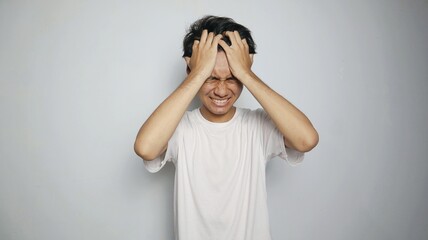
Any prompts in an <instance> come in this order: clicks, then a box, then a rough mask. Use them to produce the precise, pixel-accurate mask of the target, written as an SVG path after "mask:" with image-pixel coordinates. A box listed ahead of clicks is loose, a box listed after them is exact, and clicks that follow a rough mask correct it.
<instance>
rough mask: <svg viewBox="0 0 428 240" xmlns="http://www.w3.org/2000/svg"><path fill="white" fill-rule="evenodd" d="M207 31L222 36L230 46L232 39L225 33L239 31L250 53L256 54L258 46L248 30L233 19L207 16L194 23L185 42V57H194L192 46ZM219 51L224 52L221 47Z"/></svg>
mask: <svg viewBox="0 0 428 240" xmlns="http://www.w3.org/2000/svg"><path fill="white" fill-rule="evenodd" d="M204 29H207V30H208V32H213V33H214V34H215V35H217V34H222V35H223V40H224V41H225V42H226V43H227V44H228V45H229V46H230V45H231V43H230V39H229V37H227V36H226V35H225V34H224V33H226V31H232V32H233V31H238V32H239V35H240V36H241V38H242V39H244V38H245V39H246V40H247V43H248V46H249V53H250V54H254V53H256V44H255V43H254V40H253V38H252V37H251V32H250V30H249V29H248V28H246V27H244V26H242V25H241V24H238V23H236V22H235V21H234V20H233V19H231V18H227V17H216V16H205V17H203V18H201V19H199V20H197V21H196V22H194V23H193V24H192V25H191V26H190V27H189V29H188V30H187V34H186V36H185V37H184V40H183V57H191V56H192V46H193V42H194V41H195V40H199V39H200V38H201V35H202V31H203V30H204ZM219 50H223V49H222V48H221V46H220V45H219Z"/></svg>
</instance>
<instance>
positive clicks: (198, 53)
mask: <svg viewBox="0 0 428 240" xmlns="http://www.w3.org/2000/svg"><path fill="white" fill-rule="evenodd" d="M222 37H223V36H222V35H221V34H218V35H217V36H214V33H212V32H210V33H208V31H207V30H206V29H204V30H203V31H202V35H201V38H200V40H195V41H194V42H193V46H192V56H191V57H190V58H189V57H185V60H186V62H187V66H188V67H189V69H190V73H191V74H192V75H197V76H199V77H200V78H201V79H203V80H206V79H207V78H208V77H210V76H211V73H212V71H213V69H214V66H215V62H216V58H217V51H218V50H217V49H218V44H219V42H220V40H221V39H222Z"/></svg>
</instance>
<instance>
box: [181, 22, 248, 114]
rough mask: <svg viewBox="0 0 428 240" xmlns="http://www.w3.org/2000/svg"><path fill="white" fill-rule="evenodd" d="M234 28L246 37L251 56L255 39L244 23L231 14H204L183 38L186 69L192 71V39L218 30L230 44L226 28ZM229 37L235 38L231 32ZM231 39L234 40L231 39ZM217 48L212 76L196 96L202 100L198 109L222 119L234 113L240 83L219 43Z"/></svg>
mask: <svg viewBox="0 0 428 240" xmlns="http://www.w3.org/2000/svg"><path fill="white" fill-rule="evenodd" d="M203 30H206V32H205V33H204V34H205V35H202V32H203ZM233 31H237V32H238V33H239V37H240V38H241V39H245V41H246V42H247V44H248V48H247V50H248V54H251V59H252V54H254V53H255V43H254V41H253V39H252V37H251V33H250V31H249V30H248V29H247V28H246V27H244V26H242V25H240V24H238V23H236V22H235V21H233V20H232V19H231V18H225V17H215V16H206V17H204V18H202V19H199V20H198V21H196V22H195V23H193V24H192V25H191V26H190V28H189V30H188V32H187V34H186V36H185V38H184V41H183V51H184V54H183V57H184V59H185V60H186V62H187V64H188V66H187V72H188V73H190V71H191V70H190V61H191V60H190V58H191V57H192V47H193V44H194V42H195V40H201V35H202V37H203V38H204V39H205V37H204V36H206V34H207V32H210V33H213V34H214V36H215V35H218V34H221V35H222V36H223V38H222V40H224V42H225V43H226V44H227V45H229V46H231V40H230V38H229V36H227V34H226V32H228V33H229V34H230V33H231V32H233ZM232 38H233V39H234V37H233V36H232ZM234 41H236V40H235V39H234ZM223 46H225V45H223ZM225 47H226V46H225ZM217 49H218V53H217V57H216V62H215V66H214V68H213V70H212V73H211V76H210V77H209V78H208V79H207V80H206V81H205V83H204V84H203V85H202V87H201V88H200V89H199V92H198V97H199V99H200V101H201V103H202V106H201V109H200V111H201V113H202V115H203V116H204V117H205V118H206V119H207V120H209V121H212V122H224V121H228V120H230V119H231V118H232V117H233V116H234V113H235V108H234V106H233V105H234V103H235V101H236V100H237V99H238V98H239V96H240V94H241V92H242V87H243V86H242V83H241V82H240V81H239V79H236V77H235V76H233V74H232V72H231V70H230V68H229V62H228V59H227V57H226V54H225V52H224V49H223V48H222V47H221V46H220V44H219V45H218V47H217ZM195 54H196V53H195ZM195 56H196V55H195Z"/></svg>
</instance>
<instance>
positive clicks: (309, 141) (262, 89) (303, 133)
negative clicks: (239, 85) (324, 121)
mask: <svg viewBox="0 0 428 240" xmlns="http://www.w3.org/2000/svg"><path fill="white" fill-rule="evenodd" d="M240 80H241V79H240ZM241 81H242V82H243V84H244V85H245V86H246V87H247V89H248V90H249V91H250V92H251V94H252V95H253V96H254V97H255V98H256V99H257V101H258V102H259V103H260V105H261V106H262V107H263V109H264V110H265V111H266V113H267V114H268V115H269V116H270V117H271V119H272V120H273V122H274V123H275V125H276V127H277V128H278V129H279V131H280V132H281V133H282V135H283V136H284V140H285V143H286V145H287V147H290V148H293V149H296V150H298V151H302V152H307V151H310V150H311V149H312V148H313V147H315V146H316V144H317V143H318V133H317V131H316V130H315V128H314V127H313V126H312V123H311V122H310V121H309V119H308V118H307V117H306V116H305V114H303V113H302V112H301V111H300V110H299V109H297V108H296V107H295V106H294V105H293V104H291V103H290V102H289V101H288V100H287V99H285V98H284V97H282V96H281V95H280V94H278V93H277V92H275V91H274V90H273V89H271V88H270V87H269V86H267V85H266V84H265V83H264V82H263V81H262V80H261V79H259V78H258V77H257V76H256V75H255V74H254V73H253V72H249V73H247V74H245V75H244V76H243V77H242V80H241Z"/></svg>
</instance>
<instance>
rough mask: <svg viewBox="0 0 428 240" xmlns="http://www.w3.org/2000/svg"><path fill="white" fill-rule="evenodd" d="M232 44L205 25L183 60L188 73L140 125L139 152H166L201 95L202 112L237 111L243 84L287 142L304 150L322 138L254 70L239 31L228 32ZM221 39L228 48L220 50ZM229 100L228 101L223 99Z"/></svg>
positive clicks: (228, 114)
mask: <svg viewBox="0 0 428 240" xmlns="http://www.w3.org/2000/svg"><path fill="white" fill-rule="evenodd" d="M225 34H226V35H227V36H228V37H229V38H230V40H231V43H232V44H231V46H228V45H227V43H226V42H224V41H223V40H221V38H222V35H217V36H214V34H213V33H208V32H207V30H204V31H203V32H202V35H201V39H200V41H198V40H195V42H194V44H193V47H192V52H193V54H192V56H191V57H190V58H188V57H186V58H185V61H186V63H187V65H188V67H189V69H190V72H189V74H188V76H187V77H186V79H185V80H184V81H183V82H182V83H181V84H180V86H179V87H178V88H177V89H176V90H175V91H174V92H172V93H171V95H169V96H168V97H167V98H166V99H165V100H164V101H163V102H162V103H161V104H160V105H159V106H158V108H156V110H155V111H154V112H153V113H152V114H151V115H150V117H149V118H148V119H147V120H146V122H145V123H144V124H143V125H142V127H141V128H140V130H139V132H138V134H137V137H136V140H135V144H134V150H135V152H136V153H137V154H138V155H139V156H140V157H142V158H143V159H145V160H153V159H155V158H157V157H158V156H159V155H160V154H162V153H163V152H164V151H165V150H166V148H167V143H168V140H169V139H170V138H171V136H172V134H173V133H174V131H175V129H176V127H177V126H178V123H179V122H180V120H181V118H182V117H183V115H184V113H185V111H186V110H187V107H188V106H189V104H190V102H191V101H192V99H193V98H194V96H196V95H198V96H199V98H200V99H201V102H202V106H201V108H200V111H201V114H202V115H203V116H204V118H206V119H207V120H209V121H212V122H225V121H228V120H230V119H231V118H232V117H233V115H234V114H235V110H236V109H235V107H234V106H233V104H234V103H235V101H236V100H237V99H238V98H239V95H240V93H241V91H242V86H245V87H246V88H247V89H248V90H249V91H250V92H251V94H252V95H253V96H254V97H255V98H256V99H257V101H258V102H259V103H260V105H261V106H262V107H263V109H264V110H265V111H266V113H267V114H268V115H269V116H270V117H271V119H272V120H273V122H274V123H275V125H276V126H277V128H278V129H279V131H280V132H281V133H282V135H283V136H284V142H285V145H286V146H287V147H288V148H292V149H295V150H298V151H301V152H307V151H310V150H311V149H312V148H314V147H315V146H316V145H317V143H318V133H317V131H316V130H315V128H314V127H313V126H312V124H311V122H310V121H309V119H308V118H307V117H306V116H305V115H304V114H303V113H302V112H301V111H300V110H299V109H297V108H296V107H295V106H293V105H292V104H291V103H290V102H289V101H288V100H286V99H285V98H284V97H282V96H281V95H279V94H278V93H276V92H275V91H274V90H272V89H271V88H270V87H269V86H267V85H266V84H265V83H264V82H263V81H262V80H261V79H260V78H258V77H257V75H256V74H255V73H254V72H253V71H252V70H251V65H252V63H253V55H252V54H249V47H248V44H247V42H246V40H245V39H241V37H240V35H239V33H238V32H237V31H235V32H226V33H225ZM218 45H221V46H222V47H223V49H224V52H222V51H220V52H218V50H217V47H218ZM225 100H226V102H224V101H225Z"/></svg>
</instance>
